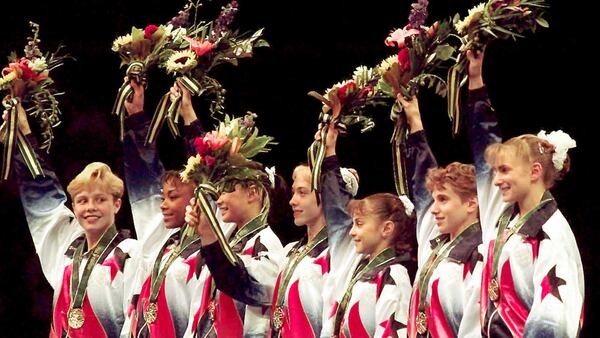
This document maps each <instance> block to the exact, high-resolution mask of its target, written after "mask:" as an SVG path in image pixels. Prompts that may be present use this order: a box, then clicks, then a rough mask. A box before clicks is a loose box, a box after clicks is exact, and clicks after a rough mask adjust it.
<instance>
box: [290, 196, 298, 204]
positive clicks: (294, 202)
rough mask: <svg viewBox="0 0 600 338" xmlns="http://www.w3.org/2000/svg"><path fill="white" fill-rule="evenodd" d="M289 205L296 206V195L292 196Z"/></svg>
mask: <svg viewBox="0 0 600 338" xmlns="http://www.w3.org/2000/svg"><path fill="white" fill-rule="evenodd" d="M290 205H291V206H294V205H297V203H296V194H293V195H292V198H291V199H290Z"/></svg>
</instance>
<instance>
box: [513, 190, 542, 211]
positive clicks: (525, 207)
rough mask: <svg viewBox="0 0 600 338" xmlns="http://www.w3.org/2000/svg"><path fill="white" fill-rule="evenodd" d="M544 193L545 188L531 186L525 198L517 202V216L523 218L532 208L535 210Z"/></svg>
mask: <svg viewBox="0 0 600 338" xmlns="http://www.w3.org/2000/svg"><path fill="white" fill-rule="evenodd" d="M544 192H546V187H544V186H543V185H541V184H538V185H533V186H531V190H530V191H529V193H528V194H527V196H525V198H523V199H522V200H521V201H518V202H517V204H518V205H519V215H520V216H521V217H523V216H525V215H526V214H527V213H528V212H530V211H531V210H533V208H535V207H536V206H537V205H538V204H539V203H540V201H541V200H542V196H544Z"/></svg>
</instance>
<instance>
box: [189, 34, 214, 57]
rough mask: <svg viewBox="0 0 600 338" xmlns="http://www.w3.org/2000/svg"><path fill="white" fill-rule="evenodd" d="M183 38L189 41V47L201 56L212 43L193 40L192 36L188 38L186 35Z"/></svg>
mask: <svg viewBox="0 0 600 338" xmlns="http://www.w3.org/2000/svg"><path fill="white" fill-rule="evenodd" d="M184 39H185V40H186V41H187V42H189V43H190V49H191V50H192V51H194V53H196V55H198V56H202V55H204V54H206V53H207V52H210V50H211V49H212V48H213V44H212V43H211V42H210V41H206V40H194V39H192V38H188V37H187V36H186V37H184Z"/></svg>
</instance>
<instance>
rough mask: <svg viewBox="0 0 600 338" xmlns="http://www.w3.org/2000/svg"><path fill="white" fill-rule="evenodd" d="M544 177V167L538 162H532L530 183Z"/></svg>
mask: <svg viewBox="0 0 600 338" xmlns="http://www.w3.org/2000/svg"><path fill="white" fill-rule="evenodd" d="M543 175H544V167H543V166H542V165H541V164H540V163H539V162H533V164H532V165H531V181H532V182H533V181H537V180H539V179H541V178H542V177H543Z"/></svg>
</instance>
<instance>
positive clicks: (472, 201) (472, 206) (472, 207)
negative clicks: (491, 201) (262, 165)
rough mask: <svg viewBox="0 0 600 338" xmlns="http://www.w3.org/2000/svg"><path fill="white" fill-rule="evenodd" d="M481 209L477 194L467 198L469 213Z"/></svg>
mask: <svg viewBox="0 0 600 338" xmlns="http://www.w3.org/2000/svg"><path fill="white" fill-rule="evenodd" d="M478 211H479V201H478V200H477V195H475V196H472V197H470V198H469V199H467V212H468V213H469V214H472V213H476V212H478Z"/></svg>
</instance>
